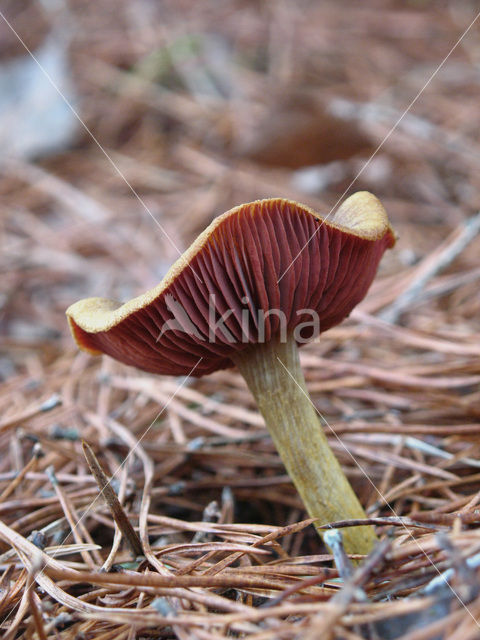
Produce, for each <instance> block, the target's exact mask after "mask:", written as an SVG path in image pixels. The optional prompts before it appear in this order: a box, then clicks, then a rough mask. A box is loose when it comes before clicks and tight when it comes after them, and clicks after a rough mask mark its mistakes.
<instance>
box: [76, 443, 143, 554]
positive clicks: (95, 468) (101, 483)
mask: <svg viewBox="0 0 480 640" xmlns="http://www.w3.org/2000/svg"><path fill="white" fill-rule="evenodd" d="M82 447H83V453H84V455H85V459H86V460H87V463H88V466H89V467H90V471H91V472H92V474H93V477H94V478H95V480H96V483H97V485H98V488H99V489H100V493H101V494H102V495H103V497H104V499H105V502H106V503H107V505H108V507H109V509H110V511H111V512H112V516H113V519H114V520H115V522H116V523H117V525H118V528H119V529H120V531H121V532H122V533H123V535H124V536H125V539H126V541H127V542H128V544H129V546H130V548H131V550H132V552H133V554H134V556H135V557H137V556H143V549H142V545H141V543H140V539H139V537H138V535H137V534H136V533H135V530H134V528H133V526H132V524H131V522H130V520H129V519H128V517H127V514H126V513H125V511H124V509H123V507H122V505H121V504H120V501H119V500H118V498H117V495H116V493H115V491H114V490H113V489H112V485H111V484H110V480H109V479H108V478H107V476H106V474H105V472H104V470H103V469H102V467H101V466H100V463H99V462H98V460H97V457H96V455H95V454H94V453H93V450H92V448H91V447H90V445H89V444H87V443H86V442H85V440H83V441H82Z"/></svg>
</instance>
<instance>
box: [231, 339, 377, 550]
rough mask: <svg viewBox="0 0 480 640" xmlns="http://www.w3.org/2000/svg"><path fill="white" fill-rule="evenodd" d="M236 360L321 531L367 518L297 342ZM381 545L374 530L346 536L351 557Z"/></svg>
mask: <svg viewBox="0 0 480 640" xmlns="http://www.w3.org/2000/svg"><path fill="white" fill-rule="evenodd" d="M232 359H233V360H234V362H235V364H236V365H237V366H238V368H239V370H240V372H241V374H242V375H243V377H244V378H245V381H246V383H247V385H248V387H249V388H250V391H251V392H252V394H253V396H254V397H255V399H256V401H257V405H258V408H259V410H260V412H261V413H262V415H263V417H264V420H265V423H266V425H267V428H268V430H269V432H270V435H271V437H272V439H273V441H274V443H275V446H276V448H277V451H278V452H279V454H280V457H281V458H282V461H283V463H284V465H285V468H286V470H287V471H288V474H289V475H290V478H291V479H292V481H293V483H294V485H295V487H296V488H297V490H298V492H299V494H300V496H301V498H302V500H303V503H304V505H305V507H306V509H307V511H308V513H309V515H310V517H312V518H317V526H321V525H324V524H327V523H329V522H335V521H338V520H348V519H359V518H360V519H361V518H366V515H365V512H364V510H363V508H362V506H361V505H360V502H359V501H358V498H357V497H356V495H355V494H354V492H353V489H352V487H351V486H350V483H349V482H348V480H347V478H346V477H345V474H344V473H343V471H342V469H341V467H340V464H339V462H338V460H337V459H336V457H335V455H334V453H333V451H332V450H331V448H330V445H329V444H328V441H327V438H326V436H325V433H324V432H323V429H322V426H321V424H320V421H319V419H318V415H317V412H316V410H315V408H314V406H313V404H312V401H311V400H310V397H309V395H308V392H307V389H306V386H305V378H304V377H303V373H302V369H301V367H300V359H299V357H298V348H297V344H296V341H295V339H294V338H293V337H292V336H289V337H288V339H287V340H286V341H284V342H281V341H278V340H272V341H269V342H267V343H264V344H256V345H255V346H252V348H249V349H246V350H244V351H241V352H239V353H237V354H236V355H235V356H234V357H233V358H232ZM319 533H320V534H321V533H323V532H322V531H319ZM375 541H376V537H375V533H374V530H373V527H371V526H357V527H350V528H347V529H345V530H344V546H345V550H346V551H347V553H361V554H367V553H369V552H370V551H371V550H372V547H373V545H374V543H375Z"/></svg>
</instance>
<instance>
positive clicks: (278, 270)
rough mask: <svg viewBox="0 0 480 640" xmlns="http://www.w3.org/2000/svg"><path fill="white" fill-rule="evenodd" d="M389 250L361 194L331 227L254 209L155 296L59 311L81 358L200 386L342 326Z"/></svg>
mask: <svg viewBox="0 0 480 640" xmlns="http://www.w3.org/2000/svg"><path fill="white" fill-rule="evenodd" d="M394 244H395V234H394V232H393V230H392V228H391V226H390V224H389V221H388V218H387V214H386V212H385V209H384V208H383V206H382V204H381V203H380V201H379V200H378V199H377V198H376V197H375V196H373V195H372V194H370V193H368V192H358V193H355V194H354V195H353V196H351V197H350V198H348V199H347V200H345V202H344V203H343V204H342V205H341V207H340V208H339V209H338V210H337V211H336V213H335V215H334V216H333V217H332V218H331V219H327V218H322V216H320V215H318V214H317V213H315V211H313V210H312V209H310V208H309V207H307V206H305V205H302V204H299V203H297V202H293V201H290V200H284V199H281V198H269V199H266V200H257V201H255V202H251V203H248V204H243V205H240V206H238V207H235V208H233V209H231V210H230V211H227V212H226V213H224V214H222V215H220V216H219V217H218V218H216V219H215V220H214V221H213V222H212V223H211V224H210V225H209V226H208V227H207V228H206V229H205V231H204V232H203V233H201V234H200V236H199V237H198V238H197V239H196V240H195V242H194V243H193V244H192V245H191V246H190V247H189V248H188V249H187V250H186V251H185V253H184V254H183V255H182V256H181V257H180V258H179V259H178V260H177V261H176V262H175V263H174V264H173V266H172V267H171V268H170V270H169V271H168V273H167V274H166V276H165V277H164V278H163V280H162V281H161V282H160V284H158V285H157V286H156V287H154V288H153V289H151V290H150V291H147V292H146V293H144V294H143V295H141V296H138V297H137V298H133V299H132V300H130V301H128V302H126V303H125V304H122V303H120V302H117V301H115V300H109V299H105V298H87V299H85V300H80V301H79V302H76V303H75V304H73V305H71V306H70V307H69V308H68V309H67V312H66V313H67V317H68V321H69V324H70V328H71V331H72V334H73V336H74V338H75V340H76V342H77V344H78V346H79V347H80V348H81V349H83V350H85V351H88V352H90V353H92V354H101V353H105V354H108V355H110V356H112V357H113V358H115V359H116V360H119V361H121V362H124V363H125V364H128V365H132V366H135V367H137V368H139V369H143V370H144V371H148V372H152V373H159V374H169V375H187V374H189V373H192V375H194V376H201V375H205V374H207V373H211V372H213V371H216V370H218V369H223V368H227V367H230V366H233V361H232V356H234V355H235V353H236V352H238V351H240V350H243V349H246V348H249V347H250V346H251V345H252V344H255V343H258V342H266V341H268V340H271V339H275V338H278V337H279V336H280V335H281V332H282V331H283V330H286V331H287V332H288V333H289V334H291V333H293V334H294V335H295V336H296V339H297V342H299V343H302V342H306V341H308V340H309V339H311V338H312V337H315V335H317V334H318V333H321V332H323V331H326V330H327V329H329V328H330V327H332V326H334V325H336V324H338V323H339V322H341V321H342V320H343V319H344V318H346V317H347V316H348V315H349V313H350V312H351V311H352V309H353V308H354V307H355V306H356V305H357V304H358V303H359V302H360V301H361V300H362V299H363V297H364V296H365V294H366V293H367V290H368V288H369V286H370V284H371V282H372V280H373V278H374V276H375V273H376V270H377V267H378V263H379V262H380V259H381V257H382V255H383V253H384V251H385V250H386V249H387V248H390V247H392V246H393V245H394ZM192 369H193V372H192Z"/></svg>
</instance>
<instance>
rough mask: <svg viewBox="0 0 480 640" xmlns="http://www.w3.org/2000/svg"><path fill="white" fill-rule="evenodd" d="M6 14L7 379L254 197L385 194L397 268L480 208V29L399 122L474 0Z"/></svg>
mask: <svg viewBox="0 0 480 640" xmlns="http://www.w3.org/2000/svg"><path fill="white" fill-rule="evenodd" d="M0 7H1V12H2V15H1V17H0V157H1V164H0V202H1V218H0V220H1V231H2V252H1V255H2V258H1V265H0V266H1V269H2V277H1V281H0V290H1V300H0V304H1V316H0V330H1V333H2V335H3V336H4V339H6V341H7V342H6V343H4V344H7V345H10V346H12V350H9V351H8V354H7V355H5V352H3V356H2V359H1V360H0V376H1V377H4V378H5V377H9V376H10V375H12V374H13V373H15V372H16V371H18V370H19V368H20V370H21V369H22V368H23V367H24V366H25V362H26V360H28V357H29V355H28V352H26V351H25V350H24V349H23V348H24V347H25V346H28V347H29V348H30V347H32V348H33V349H35V348H36V345H37V343H38V344H42V345H44V339H45V338H48V341H47V342H48V345H49V347H48V349H53V350H56V349H57V348H60V345H61V347H62V348H70V347H71V346H72V345H71V342H70V338H69V337H68V334H67V330H66V323H65V319H64V309H65V308H66V307H67V306H68V305H69V304H70V303H71V302H73V301H75V300H76V299H77V298H79V297H83V296H88V295H103V296H105V295H107V296H111V297H117V298H119V299H127V298H129V297H130V296H132V295H135V294H138V293H139V292H141V291H143V290H145V289H146V288H148V287H151V286H153V285H154V284H156V283H157V282H158V281H159V280H160V279H161V277H162V275H163V274H164V273H165V271H166V269H167V268H168V266H169V265H170V264H171V262H172V261H173V260H174V259H175V258H176V257H177V256H178V254H179V252H181V251H183V249H184V248H185V247H186V246H188V244H189V243H190V242H191V241H192V239H193V238H194V237H195V236H196V234H197V233H198V232H199V231H200V230H202V229H203V228H204V227H205V225H206V224H207V223H208V222H210V220H211V219H212V218H213V217H214V216H216V215H218V214H219V213H222V212H223V211H225V210H227V209H229V208H231V207H232V206H234V205H236V204H239V203H241V202H246V201H250V200H253V199H256V198H261V197H267V196H284V197H288V198H293V199H296V200H299V201H301V202H304V203H307V204H309V205H311V206H313V207H314V208H316V209H317V210H318V211H319V212H323V213H328V212H329V211H330V209H331V207H332V206H334V205H335V204H336V203H337V202H338V200H339V199H341V198H342V197H344V195H345V193H347V192H348V193H351V192H353V191H357V190H361V189H368V190H370V191H372V192H373V193H375V194H376V195H377V196H378V197H380V198H381V199H382V201H383V203H384V204H385V206H386V208H387V210H388V213H389V215H390V218H391V219H392V221H393V223H394V225H395V228H396V229H397V231H398V233H399V236H400V242H399V244H398V246H397V249H396V251H395V252H394V253H390V255H387V256H386V257H385V259H384V261H383V263H382V271H383V272H385V273H391V272H395V271H397V270H398V269H402V268H404V267H409V266H411V265H412V264H415V262H416V261H418V260H419V259H420V258H421V257H422V256H424V255H425V254H426V253H427V252H428V251H430V250H431V249H432V248H434V247H436V246H437V245H438V243H439V242H440V241H441V240H442V239H443V238H444V237H446V236H447V235H448V233H449V232H450V231H451V230H452V228H453V227H455V226H456V225H457V224H458V223H459V222H461V221H462V220H463V219H464V218H465V217H466V216H468V215H470V214H471V213H473V212H474V211H475V210H476V209H477V208H478V207H479V204H480V196H479V193H480V190H479V188H478V182H479V178H478V174H479V172H478V165H479V162H480V147H479V136H480V128H479V126H478V104H479V100H480V68H479V65H480V39H479V29H478V25H474V26H473V28H472V29H471V31H470V32H469V33H468V34H467V35H466V36H465V37H464V38H463V39H462V41H461V43H460V44H459V45H458V46H457V47H456V49H455V50H454V52H453V53H452V54H451V55H450V57H449V58H448V60H447V61H446V62H445V64H444V65H443V66H442V68H441V69H440V70H439V71H438V72H437V73H436V74H435V76H434V78H433V80H432V81H431V82H430V83H429V84H428V86H427V87H426V88H425V89H424V90H423V92H422V93H421V95H420V97H419V98H418V100H417V101H416V102H415V104H414V105H413V106H412V108H411V109H410V110H409V111H408V113H407V114H406V115H404V117H403V118H402V120H401V122H399V123H398V120H399V119H400V117H401V116H402V115H403V114H404V111H405V109H406V108H407V107H408V105H409V104H410V103H411V102H412V100H413V99H414V98H415V97H416V96H417V94H418V92H419V91H420V90H421V89H422V88H423V87H424V85H425V84H426V83H427V82H428V80H429V79H430V77H431V76H432V74H434V73H435V71H436V70H437V68H438V66H439V64H440V63H441V62H442V60H443V59H444V57H445V56H446V55H447V54H448V52H449V51H450V49H451V48H452V47H453V46H454V44H455V43H456V42H457V40H458V38H459V37H460V36H461V35H462V33H463V31H464V30H465V29H466V28H467V27H468V25H469V24H470V22H471V21H472V20H473V19H474V17H475V12H476V11H477V9H478V5H477V4H476V3H475V2H469V1H459V0H455V1H450V2H449V1H447V0H443V1H438V0H436V1H435V2H433V1H432V2H429V1H428V0H411V1H408V0H401V1H400V0H399V1H395V0H381V1H380V0H378V1H376V0H368V1H365V2H361V3H359V2H347V1H345V0H335V1H329V0H326V1H323V2H313V1H305V0H300V1H299V2H295V3H293V2H288V1H286V0H275V1H268V2H266V1H262V0H258V1H257V0H251V1H248V0H242V1H240V0H238V1H233V0H226V1H223V2H218V1H210V0H204V1H202V2H194V1H191V0H171V1H168V0H135V2H131V1H126V0H116V1H115V2H114V1H113V0H98V1H97V2H95V3H92V2H88V1H81V0H42V1H40V0H2V2H1V3H0ZM29 52H30V53H29ZM395 125H396V126H395ZM392 128H394V130H393V132H392ZM477 248H478V247H477ZM477 308H478V307H477ZM42 349H43V346H42ZM30 355H31V352H30ZM42 357H43V356H42Z"/></svg>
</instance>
